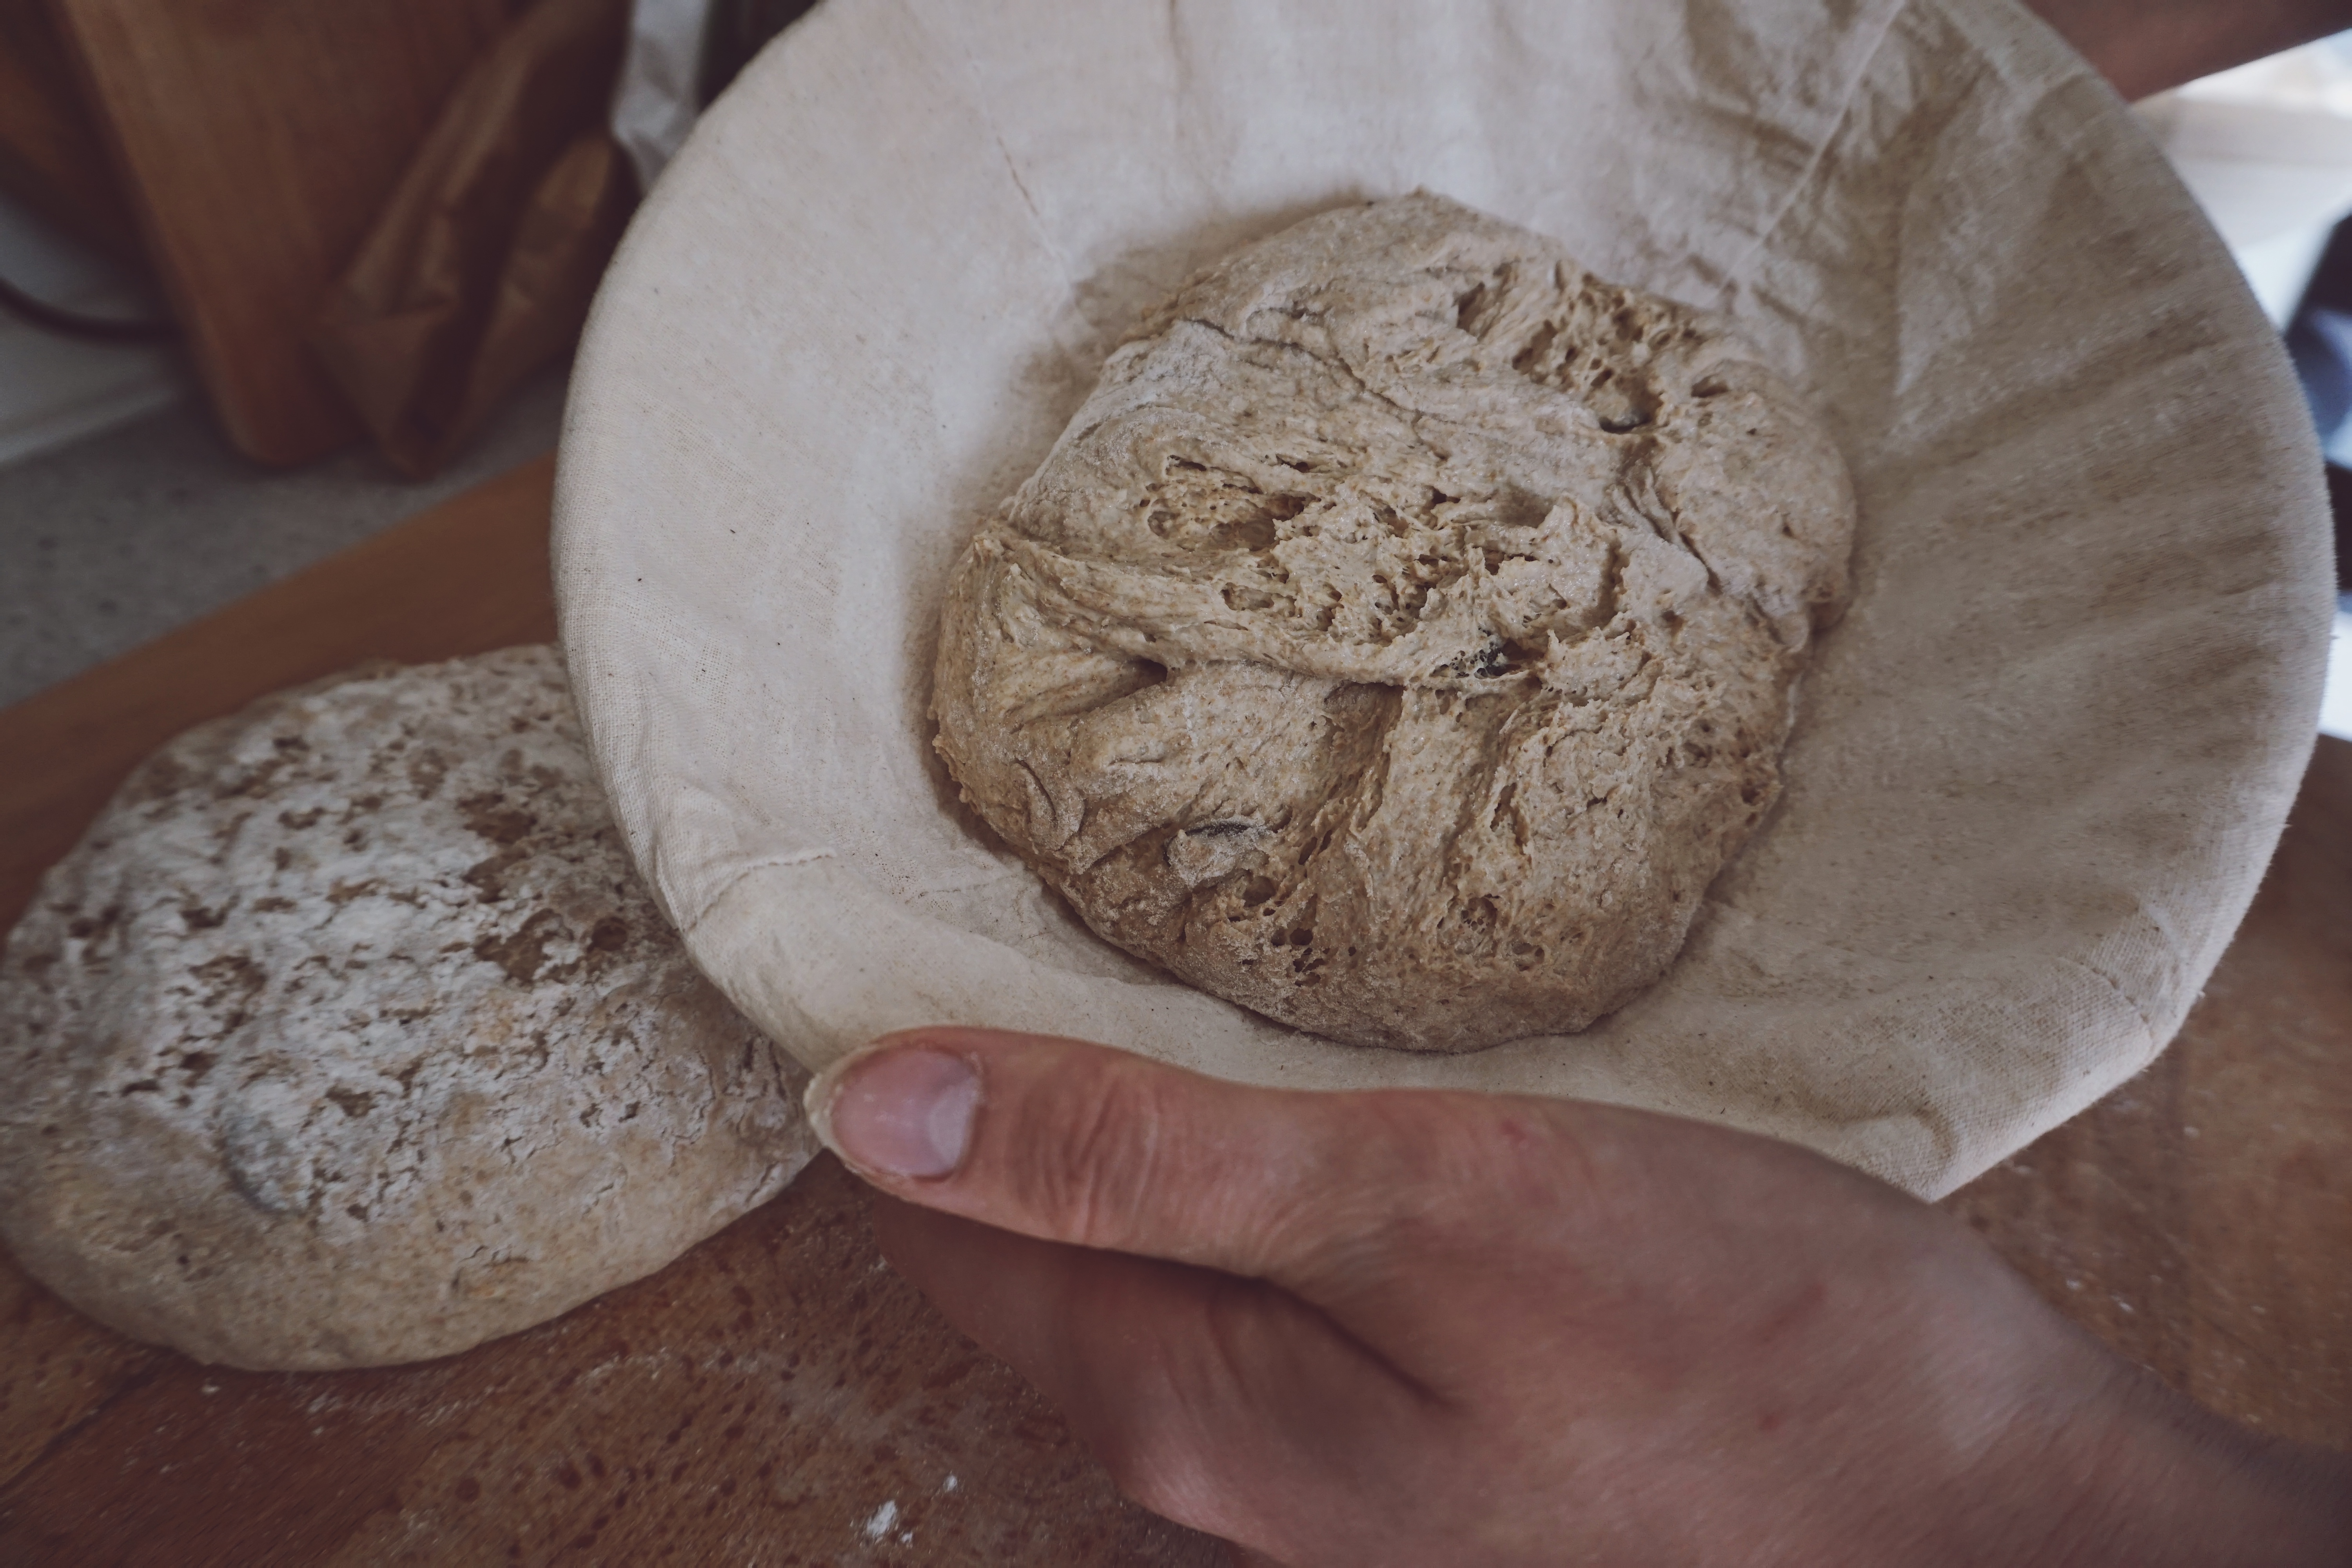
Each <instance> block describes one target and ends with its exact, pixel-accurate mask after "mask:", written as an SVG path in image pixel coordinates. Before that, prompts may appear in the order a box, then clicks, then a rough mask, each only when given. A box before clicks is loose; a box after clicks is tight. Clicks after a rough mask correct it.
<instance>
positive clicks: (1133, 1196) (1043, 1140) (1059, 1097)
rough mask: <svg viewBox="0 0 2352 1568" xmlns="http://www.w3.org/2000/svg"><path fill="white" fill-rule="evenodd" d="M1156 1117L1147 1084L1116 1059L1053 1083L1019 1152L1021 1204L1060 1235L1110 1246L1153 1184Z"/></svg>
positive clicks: (1159, 1112) (1159, 1115) (1154, 1096)
mask: <svg viewBox="0 0 2352 1568" xmlns="http://www.w3.org/2000/svg"><path fill="white" fill-rule="evenodd" d="M1163 1120H1164V1113H1163V1108H1162V1107H1161V1105H1160V1095H1159V1094H1158V1092H1157V1090H1156V1089H1155V1088H1154V1086H1153V1085H1152V1084H1151V1083H1150V1081H1149V1080H1148V1079H1144V1078H1143V1077H1142V1076H1141V1075H1139V1074H1138V1073H1136V1072H1134V1071H1132V1070H1129V1069H1127V1068H1125V1066H1124V1064H1121V1065H1120V1066H1118V1067H1116V1068H1111V1069H1109V1070H1106V1071H1101V1072H1097V1073H1088V1074H1086V1075H1083V1076H1082V1077H1080V1078H1078V1079H1074V1080H1073V1081H1072V1082H1070V1083H1068V1084H1066V1085H1057V1086H1056V1088H1055V1093H1054V1096H1053V1100H1052V1104H1051V1106H1050V1114H1049V1117H1048V1119H1047V1130H1046V1134H1045V1136H1043V1137H1040V1138H1036V1139H1033V1140H1032V1141H1031V1142H1030V1146H1029V1149H1028V1150H1027V1154H1028V1165H1029V1171H1028V1177H1029V1181H1028V1186H1029V1190H1028V1192H1027V1194H1025V1196H1026V1198H1027V1201H1028V1202H1029V1203H1030V1204H1031V1205H1033V1206H1034V1208H1036V1209H1037V1210H1038V1211H1040V1212H1041V1213H1042V1215H1044V1216H1045V1218H1046V1219H1047V1221H1048V1223H1049V1224H1050V1225H1051V1226H1052V1227H1053V1229H1054V1231H1055V1234H1057V1235H1059V1236H1061V1237H1064V1238H1066V1239H1067V1240H1070V1241H1073V1242H1076V1243H1077V1244H1078V1245H1080V1246H1086V1247H1116V1246H1117V1245H1118V1243H1119V1241H1120V1240H1121V1238H1122V1237H1125V1236H1126V1235H1127V1234H1128V1233H1129V1231H1130V1230H1131V1229H1132V1227H1133V1218H1132V1216H1133V1215H1135V1214H1136V1213H1137V1212H1138V1207H1139V1204H1140V1202H1141V1200H1142V1199H1143V1198H1144V1197H1145V1196H1146V1195H1148V1194H1149V1193H1150V1189H1151V1187H1152V1185H1153V1183H1154V1167H1155V1166H1156V1164H1157V1163H1158V1160H1159V1151H1160V1143H1161V1131H1162V1122H1163Z"/></svg>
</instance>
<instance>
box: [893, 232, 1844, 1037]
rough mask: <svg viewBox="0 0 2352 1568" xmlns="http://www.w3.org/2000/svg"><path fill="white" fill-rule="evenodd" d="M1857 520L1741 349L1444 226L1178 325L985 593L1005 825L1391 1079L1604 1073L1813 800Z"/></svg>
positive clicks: (1232, 295)
mask: <svg viewBox="0 0 2352 1568" xmlns="http://www.w3.org/2000/svg"><path fill="white" fill-rule="evenodd" d="M1853 518H1854V505H1853V490H1852V488H1851V486H1850V484H1849V482H1848V479H1847V477H1846V470H1845V466H1844V463H1843V459H1842V458H1840V456H1839V454H1838V451H1837V448H1836V447H1835V446H1834V445H1833V444H1832V440H1831V438H1830V437H1829V436H1828V434H1827V433H1826V432H1825V431H1824V429H1823V428H1822V426H1821V424H1820V423H1819V422H1818V421H1817V420H1816V419H1815V418H1814V417H1813V416H1812V415H1811V413H1810V411H1808V409H1807V408H1806V407H1805V406H1804V405H1803V403H1802V402H1801V400H1800V399H1799V397H1798V396H1797V395H1796V394H1795V393H1794V392H1793V391H1792V390H1791V389H1790V387H1789V386H1788V385H1787V384H1786V383H1784V382H1783V381H1782V380H1781V379H1780V377H1779V376H1777V375H1776V374H1773V373H1772V372H1771V371H1770V370H1769V369H1767V368H1766V366H1765V365H1764V363H1762V361H1761V360H1760V359H1759V357H1758V355H1757V354H1756V353H1754V352H1753V351H1752V350H1751V349H1749V348H1748V345H1747V344H1746V343H1744V342H1742V341H1741V340H1740V339H1739V337H1738V335H1737V334H1736V333H1735V332H1734V331H1732V330H1731V328H1730V327H1729V325H1728V324H1727V323H1726V322H1724V321H1720V320H1717V319H1715V318H1711V317H1708V316H1705V315H1702V314H1700V313H1699V312H1697V311H1694V310H1687V309H1685V308H1684V307H1682V306H1679V305H1675V304H1673V303H1671V302H1669V301H1667V300H1661V299H1657V298H1654V297H1653V296H1649V295H1645V294H1642V293H1638V292H1636V291H1634V290H1633V289H1622V288H1618V287H1616V286H1613V285H1612V284H1608V283H1604V282H1602V281H1601V280H1600V279H1596V278H1593V277H1591V276H1590V275H1589V274H1587V273H1586V272H1585V271H1584V270H1583V269H1582V268H1580V267H1578V266H1577V265H1576V263H1575V262H1574V261H1573V260H1571V259H1570V258H1569V257H1568V255H1567V254H1566V253H1565V252H1564V251H1563V250H1562V249H1561V248H1560V247H1559V246H1557V245H1555V244H1553V243H1552V242H1550V241H1549V240H1546V239H1544V238H1543V237H1539V236H1538V235H1535V234H1532V233H1529V232H1528V231H1527V230H1525V229H1521V228H1518V227H1517V226H1512V225H1508V224H1505V223H1502V222H1499V221H1497V220H1496V219H1493V218H1489V217H1486V216H1481V215H1479V214H1477V213H1475V212H1473V211H1471V210H1470V209H1468V208H1466V207H1464V206H1461V205H1457V204H1455V203H1454V202H1450V201H1447V200H1444V199H1443V198H1440V197H1436V196H1431V195H1413V196H1409V197H1404V198H1401V199H1397V200H1392V201H1387V202H1381V203H1377V204H1373V205H1364V206H1358V207H1354V208H1350V209H1346V210H1342V211H1339V212H1333V213H1327V214H1324V215H1323V216H1318V217H1315V218H1310V219H1308V220H1307V222H1305V223H1302V224H1299V225H1297V226H1295V227H1293V228H1290V229H1287V230H1286V231H1284V232H1282V233H1280V234H1278V235H1276V236H1275V237H1272V238H1270V239H1267V240H1265V241H1262V242H1260V243H1258V244H1256V245H1254V246H1251V247H1247V248H1246V249H1244V250H1242V251H1239V252H1237V253H1235V254H1234V255H1233V256H1231V257H1228V258H1226V259H1224V260H1223V261H1222V262H1220V263H1219V264H1217V265H1216V266H1215V267H1213V268H1210V269H1209V270H1207V271H1206V272H1203V273H1202V274H1201V275H1199V276H1198V277H1196V278H1195V279H1192V281H1191V282H1190V283H1188V284H1187V285H1185V287H1184V288H1183V289H1181V290H1180V291H1179V292H1178V293H1177V295H1176V296H1175V297H1174V298H1173V299H1172V300H1170V301H1168V302H1167V303H1166V304H1165V305H1163V306H1161V307H1160V309H1159V310H1157V311H1156V312H1155V313H1154V314H1152V315H1151V316H1150V317H1149V318H1148V319H1147V320H1146V321H1145V322H1144V323H1143V325H1142V326H1141V327H1140V328H1139V330H1138V331H1137V332H1136V334H1135V335H1134V336H1133V337H1131V338H1130V339H1129V342H1127V343H1126V344H1125V345H1124V346H1122V347H1121V348H1120V349H1119V350H1118V352H1117V353H1114V354H1113V355H1112V356H1111V358H1110V361H1109V363H1108V365H1107V366H1106V367H1105V369H1104V371H1103V374H1102V379H1101V381H1100V383H1099V384H1097V387H1096V389H1095V391H1094V394H1093V395H1092V396H1091V397H1089V398H1088V399H1087V403H1086V405H1085V406H1084V407H1082V408H1081V409H1080V410H1079V411H1078V414H1077V416H1076V418H1075V419H1073V420H1072V421H1071V423H1070V426H1069V428H1068V430H1067V431H1066V433H1065V434H1064V435H1063V437H1061V439H1060V441H1059V442H1058V443H1057V444H1056V445H1055V447H1054V449H1053V452H1052V454H1051V455H1050V456H1049V457H1048V458H1046V460H1045V465H1044V467H1043V468H1040V469H1039V470H1038V471H1037V473H1036V474H1035V476H1034V478H1032V479H1030V480H1029V481H1028V482H1027V483H1026V484H1025V485H1024V486H1023V487H1022V488H1021V489H1020V490H1019V491H1018V492H1017V493H1015V494H1014V496H1013V498H1012V500H1010V501H1008V502H1007V503H1006V504H1005V505H1004V506H1003V508H1002V509H1001V510H999V511H998V512H997V513H996V514H995V515H993V516H992V517H991V518H989V519H988V520H987V521H985V522H984V523H983V524H982V527H981V529H980V531H979V535H978V537H977V538H976V539H974V541H973V542H972V544H971V550H970V552H968V553H967V554H966V555H965V557H964V558H963V560H962V562H961V564H960V565H959V566H958V568H957V570H956V573H955V575H954V577H953V579H952V581H951V583H950V587H949V591H948V595H947V605H946V610H945V615H944V619H943V622H942V626H941V632H940V649H939V655H938V662H937V668H936V671H935V681H934V688H933V713H934V716H935V717H936V718H937V720H938V721H939V738H938V746H939V750H940V753H941V754H942V756H944V757H945V758H946V760H947V763H948V765H949V768H950V771H951V772H952V773H953V774H954V775H955V778H956V780H957V782H958V784H960V785H961V788H962V791H963V795H964V798H965V799H966V800H967V801H968V802H969V803H970V804H971V806H972V807H973V809H974V810H976V811H977V812H978V813H979V814H980V816H982V819H983V820H985V821H986V822H987V824H988V825H989V826H991V827H992V828H993V829H995V830H996V831H997V832H998V833H999V834H1002V835H1003V837H1005V838H1006V839H1007V840H1008V841H1009V842H1010V843H1011V844H1012V845H1013V847H1014V848H1015V849H1016V850H1018V851H1019V852H1020V854H1021V855H1022V857H1023V858H1024V859H1026V860H1027V861H1028V862H1029V863H1030V864H1031V865H1033V866H1034V867H1035V868H1037V870H1038V871H1039V872H1041V873H1042V874H1043V875H1044V876H1045V879H1046V880H1047V881H1049V882H1050V883H1052V885H1053V886H1054V887H1055V888H1056V889H1059V890H1060V891H1061V893H1062V895H1063V896H1064V897H1065V898H1066V899H1067V900H1069V901H1070V903H1071V904H1072V905H1073V906H1075V907H1076V910H1078V912H1079V913H1080V914H1081V915H1082V916H1083V917H1084V918H1085V920H1086V921H1087V924H1088V925H1090V926H1092V927H1093V928H1094V929H1095V931H1097V932H1099V933H1100V934H1101V935H1102V936H1104V937H1105V938H1107V939H1108V940H1109V941H1111V942H1116V943H1118V945H1119V946H1121V947H1123V948H1125V949H1127V950H1128V951H1129V952H1133V953H1135V954H1137V955H1138V956H1140V957H1143V958H1147V959H1150V960H1151V961H1153V962H1155V963H1160V964H1162V965H1164V966H1165V967H1166V968H1168V969H1169V970H1171V971H1172V972H1173V973H1176V974H1178V975H1181V977H1183V978H1184V979H1186V980H1188V981H1190V982H1192V984H1196V985H1199V986H1201V987H1202V989H1204V990H1207V991H1210V992H1212V993H1213V994H1217V995H1220V996H1223V997H1225V998H1227V999H1229V1000H1231V1001H1234V1002H1238V1003H1241V1004H1243V1005H1245V1006H1248V1007H1251V1008H1254V1009H1255V1010H1256V1011H1258V1012H1261V1013H1264V1014H1265V1015H1267V1016H1270V1017H1274V1018H1276V1019H1279V1020H1281V1021H1283V1022H1285V1023H1287V1024H1291V1025H1294V1026H1298V1027H1300V1028H1306V1029H1311V1030H1314V1031H1316V1032H1318V1033H1319V1034H1323V1035H1328V1036H1329V1037H1332V1038H1335V1039H1339V1040H1344V1041H1348V1042H1350V1043H1354V1044H1360V1045H1370V1046H1386V1047H1397V1048H1402V1049H1408V1050H1437V1051H1464V1050H1476V1049H1480V1048H1483V1047H1488V1046H1493V1045H1497V1044H1500V1043H1502V1042H1503V1041H1506V1040H1510V1039H1515V1038H1518V1037H1524V1036H1528V1035H1534V1034H1556V1033H1563V1032H1568V1031H1572V1030H1577V1029H1581V1028H1583V1027H1584V1026H1587V1025H1589V1024H1590V1023H1591V1022H1592V1020H1593V1019H1594V1018H1596V1017H1598V1016H1601V1015H1602V1014H1604V1013H1608V1012H1610V1011H1612V1010H1613V1009H1615V1008H1617V1007H1619V1006H1621V1005H1623V1004H1624V1003H1625V1002H1627V1001H1628V1000H1630V999H1631V998H1632V997H1633V995H1634V994H1636V993H1637V992H1639V991H1641V990H1642V989H1643V987H1645V986H1647V985H1648V984H1650V983H1651V982H1653V981H1654V980H1655V979H1656V978H1657V977H1658V976H1659V975H1660V974H1662V973H1664V972H1665V970H1666V968H1667V966H1668V965H1669V964H1671V963H1673V961H1674V957H1675V952H1676V951H1677V950H1678V949H1679V948H1680V947H1681V945H1682V942H1683V938H1684V935H1685V932H1686V931H1688V929H1689V926H1690V922H1691V918H1692V916H1693V915H1694V913H1696V910H1697V909H1698V907H1699V904H1700V900H1701V897H1702V895H1703V894H1704V893H1705V892H1706V887H1707V884H1708V883H1709V882H1711V881H1712V880H1713V879H1714V878H1715V875H1716V873H1717V871H1719V870H1720V869H1722V868H1723V866H1724V865H1725V863H1726V862H1727V861H1728V860H1729V859H1730V858H1732V857H1733V856H1734V855H1736V854H1737V853H1738V850H1739V847H1740V846H1741V845H1742V844H1743V843H1744V842H1746V840H1747V838H1748V835H1749V833H1750V832H1752V831H1753V830H1754V828H1755V826H1756V825H1757V823H1758V822H1759V820H1760V819H1761V818H1762V817H1763V816H1764V814H1765V813H1766V812H1767V811H1768V810H1769V808H1770V807H1771V805H1772V802H1773V799H1774V797H1775V795H1777V794H1778V791H1779V788H1780V745H1781V742H1782V741H1783V740H1784V739H1785V737H1786V735H1787V733H1788V730H1789V724H1790V716H1791V709H1792V699H1793V695H1794V689H1795V685H1796V681H1797V678H1798V674H1799V672H1800V670H1801V668H1802V666H1803V662H1804V658H1805V654H1806V649H1807V645H1808V642H1809V640H1810V639H1811V637H1812V636H1813V634H1814V633H1815V632H1817V631H1819V630H1820V629H1822V627H1824V626H1827V625H1828V624H1829V622H1830V621H1831V620H1832V619H1833V618H1834V617H1835V616H1836V615H1837V613H1838V611H1839V609H1840V608H1841V606H1842V605H1843V598H1844V593H1845V563H1846V557H1847V552H1848V548H1849V545H1850V542H1851V540H1852V537H1853Z"/></svg>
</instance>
